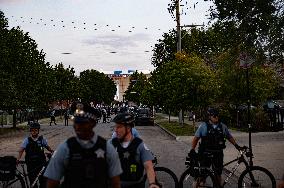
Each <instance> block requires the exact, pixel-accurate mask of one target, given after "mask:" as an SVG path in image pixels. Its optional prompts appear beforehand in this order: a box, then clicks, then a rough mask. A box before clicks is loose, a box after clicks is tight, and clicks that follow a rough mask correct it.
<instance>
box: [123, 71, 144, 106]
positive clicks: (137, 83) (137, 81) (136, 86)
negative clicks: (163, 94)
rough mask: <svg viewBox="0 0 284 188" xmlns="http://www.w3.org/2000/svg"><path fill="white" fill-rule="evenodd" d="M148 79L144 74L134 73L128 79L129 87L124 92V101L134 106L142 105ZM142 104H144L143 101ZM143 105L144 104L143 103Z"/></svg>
mask: <svg viewBox="0 0 284 188" xmlns="http://www.w3.org/2000/svg"><path fill="white" fill-rule="evenodd" d="M147 82H148V79H147V77H146V75H145V74H143V73H142V72H141V73H138V72H137V71H136V72H134V73H133V74H132V75H131V77H130V85H129V86H128V88H127V90H126V92H125V99H126V100H128V101H133V102H135V103H136V104H138V105H139V104H140V103H142V96H143V90H144V89H145V88H146V84H147ZM143 102H146V101H145V100H144V101H143ZM143 104H145V103H143Z"/></svg>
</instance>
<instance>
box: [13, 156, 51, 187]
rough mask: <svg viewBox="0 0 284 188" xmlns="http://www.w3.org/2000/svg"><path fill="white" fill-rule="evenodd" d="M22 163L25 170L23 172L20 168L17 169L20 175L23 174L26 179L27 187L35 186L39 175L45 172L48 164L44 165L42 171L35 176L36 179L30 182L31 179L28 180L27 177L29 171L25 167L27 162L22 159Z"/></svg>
mask: <svg viewBox="0 0 284 188" xmlns="http://www.w3.org/2000/svg"><path fill="white" fill-rule="evenodd" d="M20 165H21V167H22V171H23V172H21V171H19V170H17V172H18V173H19V175H20V176H22V178H23V179H24V181H25V186H26V187H27V188H33V187H34V186H35V184H36V183H37V181H38V179H39V177H40V176H41V175H42V173H43V172H44V170H45V168H46V166H43V167H42V168H41V170H40V172H39V173H38V174H37V176H36V178H35V180H34V181H33V182H29V180H28V178H27V177H28V176H29V173H27V172H26V169H25V162H24V161H21V162H20ZM15 181H17V180H15ZM15 181H13V182H15ZM28 182H29V183H28Z"/></svg>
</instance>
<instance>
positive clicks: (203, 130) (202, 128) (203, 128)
mask: <svg viewBox="0 0 284 188" xmlns="http://www.w3.org/2000/svg"><path fill="white" fill-rule="evenodd" d="M221 125H222V126H224V127H223V130H224V135H225V137H226V138H227V139H230V138H231V137H232V135H231V133H230V132H229V130H228V127H227V126H226V125H225V124H223V123H221ZM217 126H218V125H213V128H214V129H215V128H216V127H217ZM194 136H196V137H198V138H201V137H204V136H207V123H206V122H202V123H201V124H200V125H199V127H198V129H197V131H196V132H195V134H194Z"/></svg>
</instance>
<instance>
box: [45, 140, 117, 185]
mask: <svg viewBox="0 0 284 188" xmlns="http://www.w3.org/2000/svg"><path fill="white" fill-rule="evenodd" d="M76 138H77V137H76ZM97 139H98V136H97V135H94V136H93V138H92V139H91V141H88V142H84V141H82V140H79V139H78V138H77V141H78V142H79V143H80V145H81V146H82V147H83V148H86V149H89V148H91V147H93V146H94V145H95V143H96V142H97ZM68 158H69V148H68V146H67V141H65V142H63V143H62V144H60V145H59V146H58V148H57V149H56V151H55V152H54V154H53V156H52V158H51V160H50V162H49V164H48V166H47V169H46V171H45V173H44V176H45V177H47V178H48V179H52V180H56V181H60V180H61V178H62V177H63V176H64V173H65V172H64V170H65V166H66V165H67V163H68ZM106 158H107V159H106V160H107V163H108V175H109V177H114V176H119V175H120V174H121V173H122V168H121V165H120V160H119V157H118V154H117V152H116V151H115V149H114V147H113V145H112V144H110V143H108V142H107V145H106Z"/></svg>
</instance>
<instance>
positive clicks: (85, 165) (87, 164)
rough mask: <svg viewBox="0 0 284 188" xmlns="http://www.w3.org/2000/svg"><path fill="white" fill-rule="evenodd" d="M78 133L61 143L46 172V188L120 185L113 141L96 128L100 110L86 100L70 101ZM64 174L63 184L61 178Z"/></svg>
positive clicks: (119, 169)
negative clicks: (95, 130)
mask: <svg viewBox="0 0 284 188" xmlns="http://www.w3.org/2000/svg"><path fill="white" fill-rule="evenodd" d="M71 111H72V112H74V113H73V118H72V119H73V123H74V124H73V127H74V130H75V133H76V136H75V137H71V138H68V139H67V140H66V141H65V142H63V143H62V144H60V145H59V147H58V148H57V150H56V152H55V153H54V155H53V156H52V158H51V160H50V161H49V164H48V166H47V169H46V171H45V173H44V176H45V177H47V188H54V187H59V186H60V187H64V188H89V187H96V188H108V187H109V184H110V185H111V187H112V188H120V178H119V176H120V174H121V173H122V169H121V165H120V161H119V157H118V154H117V152H116V151H115V149H114V147H113V145H112V144H110V143H108V142H107V141H106V140H105V139H104V138H102V137H101V136H99V135H97V134H96V133H95V132H94V130H93V129H94V127H95V126H96V119H97V117H96V116H97V111H96V109H94V108H92V107H91V106H90V105H89V104H87V103H81V102H75V103H73V104H72V105H71ZM63 178H64V181H63V183H62V185H60V182H61V181H62V179H63Z"/></svg>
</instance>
